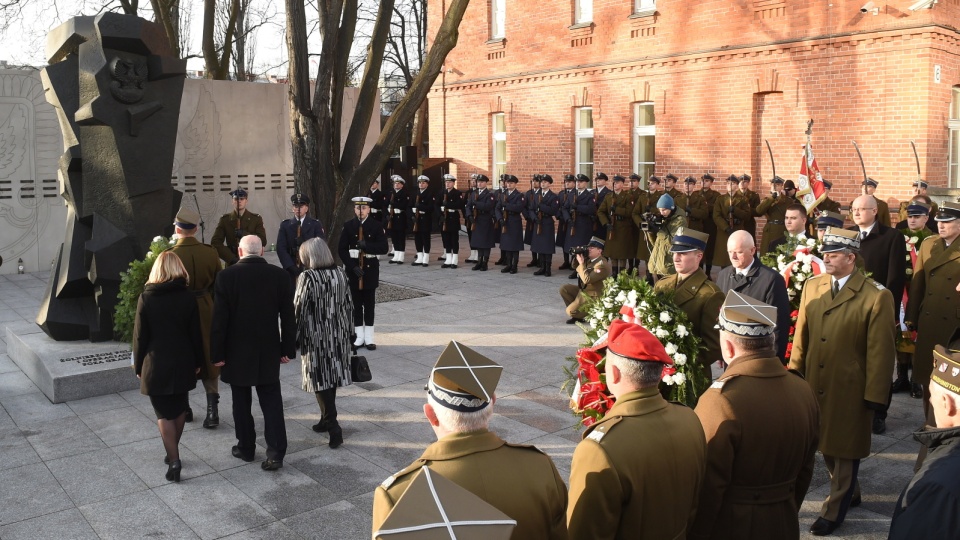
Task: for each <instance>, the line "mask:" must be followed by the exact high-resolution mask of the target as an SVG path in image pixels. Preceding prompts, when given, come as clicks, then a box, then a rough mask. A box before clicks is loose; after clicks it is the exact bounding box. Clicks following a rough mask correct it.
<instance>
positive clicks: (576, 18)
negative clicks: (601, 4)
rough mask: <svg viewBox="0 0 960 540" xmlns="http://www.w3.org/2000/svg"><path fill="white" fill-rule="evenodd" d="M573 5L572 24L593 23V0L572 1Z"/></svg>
mask: <svg viewBox="0 0 960 540" xmlns="http://www.w3.org/2000/svg"><path fill="white" fill-rule="evenodd" d="M573 4H574V5H573V23H574V24H587V23H591V22H593V0H574V2H573Z"/></svg>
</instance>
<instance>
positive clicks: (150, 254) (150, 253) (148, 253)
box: [147, 251, 154, 259]
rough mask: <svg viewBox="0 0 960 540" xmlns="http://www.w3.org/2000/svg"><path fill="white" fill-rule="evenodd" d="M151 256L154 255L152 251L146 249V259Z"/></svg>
mask: <svg viewBox="0 0 960 540" xmlns="http://www.w3.org/2000/svg"><path fill="white" fill-rule="evenodd" d="M153 256H154V255H153V252H152V251H148V252H147V258H148V259H152V258H153Z"/></svg>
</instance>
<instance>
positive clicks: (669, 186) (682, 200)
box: [663, 173, 687, 208]
mask: <svg viewBox="0 0 960 540" xmlns="http://www.w3.org/2000/svg"><path fill="white" fill-rule="evenodd" d="M679 180H680V178H678V177H677V176H676V175H675V174H673V173H669V174H667V175H666V176H664V177H663V184H664V187H663V191H664V193H666V194H667V195H670V196H671V197H673V200H674V202H676V203H677V208H686V207H687V196H686V194H684V192H682V191H680V190H679V189H677V182H678V181H679Z"/></svg>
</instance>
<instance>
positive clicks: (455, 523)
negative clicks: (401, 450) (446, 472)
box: [373, 465, 517, 540]
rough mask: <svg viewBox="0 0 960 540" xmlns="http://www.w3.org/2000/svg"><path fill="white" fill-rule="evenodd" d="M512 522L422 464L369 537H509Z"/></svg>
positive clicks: (484, 539) (504, 539) (387, 539)
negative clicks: (378, 526) (378, 527)
mask: <svg viewBox="0 0 960 540" xmlns="http://www.w3.org/2000/svg"><path fill="white" fill-rule="evenodd" d="M478 472H479V473H480V474H482V473H483V471H478ZM516 525H517V522H516V520H513V519H510V516H508V515H506V514H504V513H503V512H501V511H500V510H498V509H497V508H495V507H494V506H492V505H491V504H490V503H488V502H486V501H484V500H483V499H481V498H480V497H478V496H476V495H474V494H473V493H472V492H470V491H468V490H467V489H465V488H463V487H460V486H459V485H458V484H456V483H454V482H452V481H450V480H449V479H447V478H446V477H444V476H443V475H441V474H440V473H438V472H436V471H433V470H431V469H430V467H429V466H426V465H425V466H423V467H421V468H420V470H418V471H417V472H416V474H415V475H414V476H413V479H412V480H411V481H410V485H409V486H407V489H406V491H404V492H403V495H401V496H400V498H399V499H398V500H397V503H396V504H395V505H394V507H393V508H392V509H390V513H389V514H387V517H386V519H384V520H383V523H382V524H381V525H380V529H379V530H377V531H374V533H373V538H374V540H381V539H382V540H394V539H396V540H414V539H417V540H422V539H428V538H435V539H441V538H457V539H459V540H488V539H489V540H509V539H510V536H511V535H512V534H513V529H514V528H515V527H516Z"/></svg>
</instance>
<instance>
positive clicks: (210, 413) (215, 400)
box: [203, 394, 220, 429]
mask: <svg viewBox="0 0 960 540" xmlns="http://www.w3.org/2000/svg"><path fill="white" fill-rule="evenodd" d="M219 404H220V394H207V417H206V418H204V419H203V427H205V428H207V429H215V428H216V427H217V426H219V425H220V410H219V407H218V405H219Z"/></svg>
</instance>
